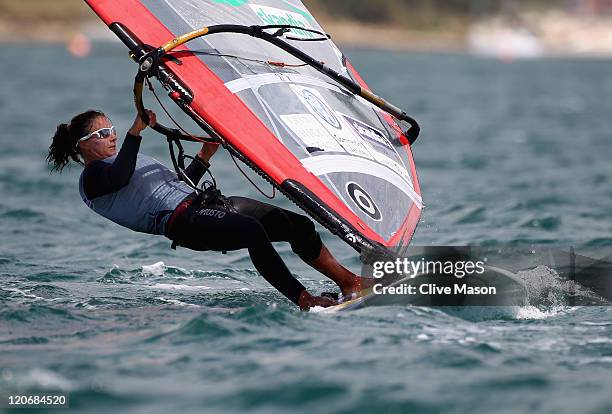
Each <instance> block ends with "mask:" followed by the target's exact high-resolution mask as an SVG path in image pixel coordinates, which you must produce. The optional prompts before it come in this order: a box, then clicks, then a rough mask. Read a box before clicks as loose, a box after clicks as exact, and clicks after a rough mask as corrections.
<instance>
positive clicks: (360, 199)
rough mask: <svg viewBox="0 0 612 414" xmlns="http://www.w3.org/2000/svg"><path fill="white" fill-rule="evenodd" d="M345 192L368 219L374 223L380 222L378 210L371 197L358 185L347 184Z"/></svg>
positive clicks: (380, 217)
mask: <svg viewBox="0 0 612 414" xmlns="http://www.w3.org/2000/svg"><path fill="white" fill-rule="evenodd" d="M346 192H347V193H348V195H349V196H350V197H351V200H353V202H354V203H355V204H356V205H357V207H359V209H360V210H361V211H363V212H364V213H366V214H367V215H368V217H370V218H371V219H372V220H375V221H381V220H382V214H381V212H380V209H379V208H378V207H377V206H376V204H375V203H374V200H372V197H370V195H369V194H368V193H367V192H366V191H365V190H364V189H363V188H361V186H360V185H359V184H357V183H348V184H347V185H346Z"/></svg>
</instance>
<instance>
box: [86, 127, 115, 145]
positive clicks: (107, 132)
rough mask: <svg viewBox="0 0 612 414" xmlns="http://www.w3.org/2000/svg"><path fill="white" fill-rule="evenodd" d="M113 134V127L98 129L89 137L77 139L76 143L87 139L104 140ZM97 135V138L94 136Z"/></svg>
mask: <svg viewBox="0 0 612 414" xmlns="http://www.w3.org/2000/svg"><path fill="white" fill-rule="evenodd" d="M114 133H115V127H114V126H112V127H110V128H100V129H98V130H97V131H94V132H92V133H91V134H89V135H85V136H84V137H83V138H81V139H79V140H78V141H77V143H79V142H81V141H87V140H88V139H89V138H93V137H96V139H105V138H108V137H110V136H111V135H113V134H114ZM96 135H97V136H96Z"/></svg>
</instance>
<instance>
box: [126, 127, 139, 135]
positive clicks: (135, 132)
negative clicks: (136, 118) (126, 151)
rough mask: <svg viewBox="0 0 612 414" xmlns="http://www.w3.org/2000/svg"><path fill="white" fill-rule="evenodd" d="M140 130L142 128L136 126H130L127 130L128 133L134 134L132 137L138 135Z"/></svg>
mask: <svg viewBox="0 0 612 414" xmlns="http://www.w3.org/2000/svg"><path fill="white" fill-rule="evenodd" d="M141 132H142V130H139V129H136V128H130V129H129V130H128V134H130V135H132V136H134V137H139V136H140V133H141Z"/></svg>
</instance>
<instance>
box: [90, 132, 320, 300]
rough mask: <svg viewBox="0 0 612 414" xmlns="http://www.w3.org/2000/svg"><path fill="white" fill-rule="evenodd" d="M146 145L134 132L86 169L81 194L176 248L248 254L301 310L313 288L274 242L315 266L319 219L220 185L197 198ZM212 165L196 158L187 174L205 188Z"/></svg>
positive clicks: (118, 219)
mask: <svg viewBox="0 0 612 414" xmlns="http://www.w3.org/2000/svg"><path fill="white" fill-rule="evenodd" d="M141 139H142V138H141V137H138V136H133V135H130V134H127V136H126V138H125V140H124V142H123V145H122V147H121V150H120V151H119V153H118V154H117V155H116V156H113V157H110V158H107V159H105V160H102V161H94V162H92V163H90V164H89V165H87V166H86V167H85V169H84V170H83V172H82V174H81V177H80V180H79V190H80V193H81V198H82V199H83V201H84V202H85V203H86V204H87V206H89V207H90V208H91V209H92V210H94V211H95V212H96V213H98V214H100V215H101V216H103V217H105V218H107V219H109V220H111V221H113V222H115V223H117V224H119V225H121V226H123V227H127V228H129V229H132V230H134V231H137V232H141V233H147V234H154V235H165V236H166V237H168V238H169V239H170V240H172V241H173V247H176V246H182V247H186V248H189V249H192V250H197V251H208V250H212V251H221V252H225V251H234V250H239V249H244V248H246V249H248V251H249V255H250V257H251V260H252V261H253V264H254V265H255V268H256V269H257V271H258V272H259V273H260V274H261V275H262V276H263V277H264V278H265V279H266V280H267V281H268V282H269V283H270V284H271V285H272V286H274V287H275V288H276V289H277V290H278V291H280V292H281V293H282V294H283V295H285V296H286V297H287V298H288V299H289V300H291V301H292V302H294V303H295V304H298V300H299V297H300V295H301V293H302V292H303V291H304V290H306V288H305V287H304V286H303V285H302V284H301V283H300V282H299V281H298V280H297V279H296V278H295V277H293V275H292V274H291V272H290V271H289V269H288V268H287V266H286V265H285V263H284V262H283V260H282V258H281V257H280V256H279V254H278V252H277V251H276V250H275V249H274V247H273V246H272V242H280V241H284V242H289V243H290V244H291V248H292V250H293V251H294V252H295V253H296V254H297V255H299V256H300V257H301V258H302V260H304V261H306V262H311V261H313V260H315V259H316V258H317V257H318V256H319V254H320V252H321V247H322V243H321V238H320V237H319V235H318V234H317V232H316V231H315V226H314V224H313V223H312V221H311V220H310V219H309V218H307V217H305V216H303V215H300V214H296V213H294V212H292V211H289V210H284V209H281V208H278V207H274V206H272V205H269V204H266V203H262V202H259V201H255V200H251V199H248V198H243V197H225V196H223V195H222V194H221V192H220V191H219V190H217V188H216V186H215V185H210V186H208V187H207V188H206V189H205V190H204V191H201V192H197V193H196V192H194V190H193V188H192V186H190V185H188V184H186V183H185V182H183V181H182V180H180V179H179V178H178V176H177V174H176V173H175V172H174V171H171V170H170V169H168V168H166V167H165V166H164V165H163V164H161V163H160V162H159V161H157V160H155V159H154V158H151V157H149V156H146V155H143V154H139V153H138V151H139V149H140V143H141ZM208 167H209V164H208V163H206V162H205V161H203V160H200V159H199V158H198V157H194V158H193V160H192V162H191V163H190V164H189V166H188V167H187V168H185V170H184V175H185V176H186V177H187V178H188V179H189V180H190V181H191V183H192V184H193V183H195V184H196V185H197V184H198V183H199V182H200V180H201V179H202V177H203V176H204V174H205V173H206V172H207V170H208Z"/></svg>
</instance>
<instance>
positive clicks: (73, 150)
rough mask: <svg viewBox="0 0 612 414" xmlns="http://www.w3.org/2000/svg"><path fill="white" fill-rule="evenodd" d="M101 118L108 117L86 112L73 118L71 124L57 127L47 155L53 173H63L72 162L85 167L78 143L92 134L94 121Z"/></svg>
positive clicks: (100, 113) (91, 111) (94, 112)
mask: <svg viewBox="0 0 612 414" xmlns="http://www.w3.org/2000/svg"><path fill="white" fill-rule="evenodd" d="M99 116H106V115H104V113H103V112H101V111H95V110H90V111H86V112H83V113H82V114H79V115H77V116H75V117H74V118H72V121H70V124H60V125H59V126H58V127H57V130H56V131H55V135H54V136H53V141H52V143H51V146H50V147H49V154H48V155H47V163H48V164H50V165H51V164H52V166H53V168H52V171H59V172H62V170H63V169H64V167H65V166H66V165H68V163H69V162H70V160H72V161H74V162H76V163H77V164H81V165H83V160H82V159H81V156H80V151H79V149H78V147H77V142H78V141H79V139H80V138H81V137H83V136H85V135H87V134H88V133H89V132H90V130H91V126H92V124H93V122H94V120H95V119H96V118H97V117H99Z"/></svg>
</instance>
